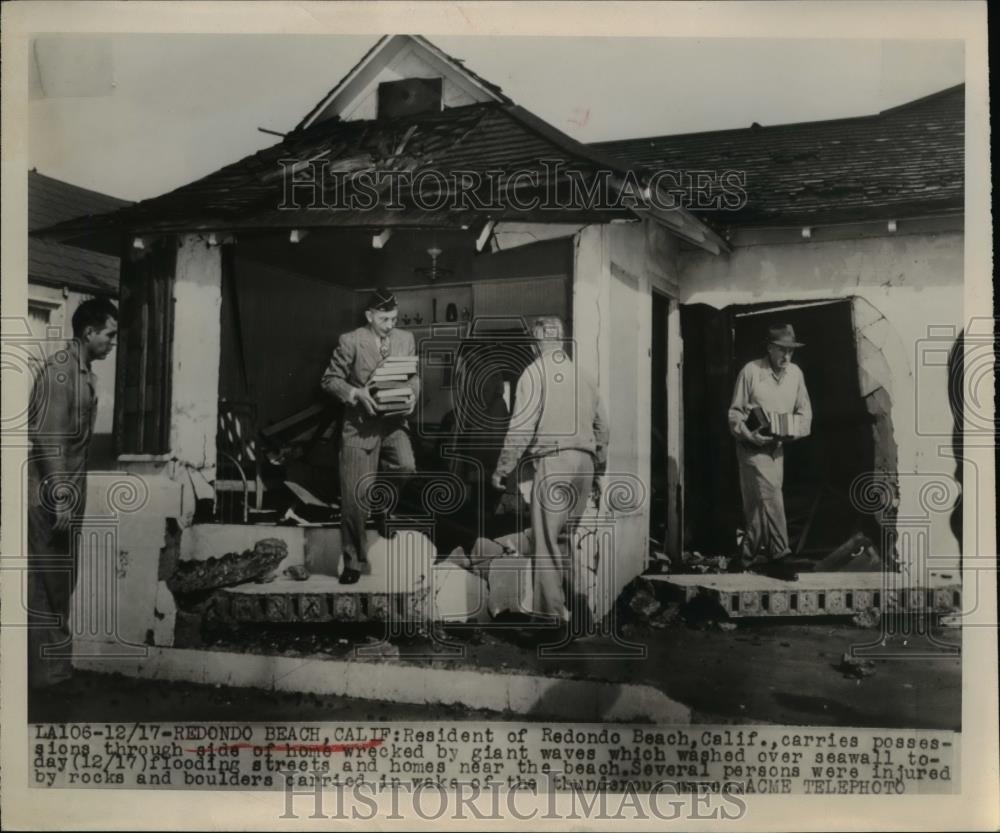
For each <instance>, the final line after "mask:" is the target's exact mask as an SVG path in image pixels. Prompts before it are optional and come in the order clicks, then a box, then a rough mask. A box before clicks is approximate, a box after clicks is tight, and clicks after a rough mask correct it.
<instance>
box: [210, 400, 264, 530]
mask: <svg viewBox="0 0 1000 833" xmlns="http://www.w3.org/2000/svg"><path fill="white" fill-rule="evenodd" d="M216 449H217V454H218V462H217V468H216V480H215V494H216V505H217V514H218V516H219V519H220V520H222V521H230V522H231V521H232V518H231V515H232V512H231V511H227V509H230V508H231V507H232V502H230V501H226V500H224V499H223V495H226V494H237V495H239V494H241V495H242V502H241V503H242V518H243V523H248V521H249V516H250V511H251V494H252V495H253V507H252V508H253V509H254V510H256V511H260V510H261V509H262V508H263V505H264V481H263V479H262V478H261V465H260V456H259V454H258V447H257V406H256V404H255V403H253V402H244V401H237V400H231V399H220V400H219V427H218V434H217V436H216ZM227 516H229V517H227Z"/></svg>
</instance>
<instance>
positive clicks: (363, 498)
mask: <svg viewBox="0 0 1000 833" xmlns="http://www.w3.org/2000/svg"><path fill="white" fill-rule="evenodd" d="M398 314H399V310H398V309H397V305H396V296H395V295H393V294H392V293H391V292H389V291H387V290H382V289H377V290H375V291H374V292H373V293H372V295H371V297H370V298H369V301H368V307H367V309H366V310H365V318H366V319H367V322H368V323H367V324H366V325H365V326H363V327H358V328H357V329H355V330H351V331H350V332H348V333H344V334H343V335H342V336H341V337H340V341H339V343H338V344H337V347H336V349H335V350H334V351H333V356H332V358H331V359H330V364H329V366H328V367H327V369H326V372H325V373H324V374H323V379H322V381H321V382H320V384H321V386H322V388H323V390H324V391H326V392H327V393H330V394H333V395H334V396H336V397H337V399H339V400H340V401H341V402H343V403H344V418H343V428H342V431H341V444H340V492H341V495H340V500H341V519H342V525H341V535H342V538H343V555H344V566H343V570H342V571H341V574H340V583H341V584H354V583H355V582H357V580H358V579H359V578H360V577H361V573H362V572H363V571H367V570H368V563H367V555H366V548H365V538H366V536H365V522H366V520H367V517H368V511H369V508H370V501H369V500H368V493H369V490H370V488H371V486H372V478H371V475H373V474H375V473H376V472H378V471H379V470H380V469H382V470H385V471H389V472H391V473H392V474H393V475H395V476H394V478H393V480H392V485H393V487H394V490H395V492H396V493H397V494H401V493H402V491H403V487H404V485H405V478H406V476H407V475H409V474H412V473H413V470H414V461H413V448H412V446H411V445H410V438H409V435H408V434H407V420H406V418H407V417H408V416H409V415H410V414H412V413H413V408H414V406H415V405H416V401H417V393H418V391H419V389H420V384H419V380H418V378H417V355H416V344H415V342H414V338H413V334H412V333H408V332H405V331H404V330H397V329H396V317H397V315H398Z"/></svg>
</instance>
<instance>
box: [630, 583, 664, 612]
mask: <svg viewBox="0 0 1000 833" xmlns="http://www.w3.org/2000/svg"><path fill="white" fill-rule="evenodd" d="M632 590H633V592H632V597H631V598H630V599H629V602H628V606H629V609H630V610H631V611H632V612H633V613H634V614H635V615H636V618H638V619H639V620H640V621H647V622H648V621H649V620H650V619H651V618H652V617H653V616H655V615H656V614H657V613H658V612H659V610H660V607H661V605H660V602H659V600H658V599H657V598H656V592H655V590H654V588H653V585H652V582H649V581H647V580H645V579H641V578H639V579H636V580H635V581H634V582H633V585H632Z"/></svg>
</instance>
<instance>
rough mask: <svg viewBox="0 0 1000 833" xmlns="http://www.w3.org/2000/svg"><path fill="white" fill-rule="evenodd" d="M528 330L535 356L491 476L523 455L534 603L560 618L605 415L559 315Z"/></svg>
mask: <svg viewBox="0 0 1000 833" xmlns="http://www.w3.org/2000/svg"><path fill="white" fill-rule="evenodd" d="M532 336H533V337H534V338H535V339H536V340H537V343H538V350H539V356H538V358H537V359H535V361H533V362H532V363H531V364H530V365H528V367H527V368H525V370H524V373H522V374H521V376H520V378H519V379H518V382H517V389H516V391H515V394H514V409H513V414H512V415H511V420H510V427H509V428H508V430H507V435H506V437H505V439H504V447H503V451H501V453H500V459H499V460H498V461H497V466H496V471H495V472H494V473H493V478H492V482H493V486H494V488H496V489H503V488H505V484H504V480H505V479H506V477H507V476H508V475H509V474H511V473H512V472H513V471H514V470H515V468H516V467H517V466H518V463H519V462H520V461H521V459H522V457H523V458H524V459H525V461H526V462H527V463H528V471H527V472H525V473H524V474H522V477H523V478H524V479H527V478H528V477H530V483H531V501H530V503H531V529H532V535H533V538H534V549H535V564H534V567H535V570H534V573H535V575H534V611H535V612H536V613H539V614H542V615H543V616H545V617H546V619H547V620H549V621H552V622H554V623H556V624H559V623H568V622H570V621H571V618H572V617H571V615H570V611H569V609H568V608H567V606H566V588H565V584H566V580H567V578H569V579H570V583H571V584H572V576H571V571H570V558H571V555H570V553H569V546H568V541H569V532H570V529H571V527H572V523H573V522H574V521H575V520H577V519H578V518H579V517H580V516H581V515H582V514H583V513H584V510H585V509H586V507H587V501H588V499H589V498H590V495H591V491H592V489H593V485H594V476H595V472H596V473H597V474H598V475H599V474H600V473H601V472H602V471H603V470H604V467H605V464H606V456H607V448H608V423H607V419H606V417H605V415H604V408H603V406H602V404H601V401H600V397H599V395H598V392H597V387H596V385H595V384H594V381H593V379H591V377H590V375H589V374H588V373H586V372H585V371H584V370H583V369H582V368H578V367H576V365H574V363H573V361H572V360H571V359H570V357H569V355H568V354H567V353H566V350H565V347H564V344H563V338H564V336H563V323H562V320H561V319H559V318H558V317H556V316H542V317H540V318H538V319H537V320H536V321H535V322H534V324H533V326H532ZM522 471H523V470H522Z"/></svg>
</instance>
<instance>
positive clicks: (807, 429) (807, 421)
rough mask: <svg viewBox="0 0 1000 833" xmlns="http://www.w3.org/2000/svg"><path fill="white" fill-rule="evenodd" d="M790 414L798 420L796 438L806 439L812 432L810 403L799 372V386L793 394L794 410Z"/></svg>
mask: <svg viewBox="0 0 1000 833" xmlns="http://www.w3.org/2000/svg"><path fill="white" fill-rule="evenodd" d="M792 413H794V414H796V415H797V416H798V417H799V419H798V422H799V426H798V428H799V430H798V432H797V433H796V435H795V436H796V438H799V437H808V436H809V434H810V433H811V432H812V417H813V411H812V402H811V401H810V400H809V391H807V390H806V380H805V376H803V375H802V371H801V370H800V371H799V386H798V390H797V391H796V393H795V408H794V409H793V411H792Z"/></svg>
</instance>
